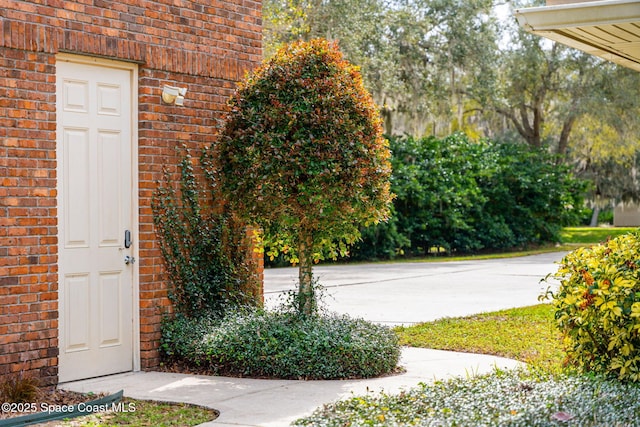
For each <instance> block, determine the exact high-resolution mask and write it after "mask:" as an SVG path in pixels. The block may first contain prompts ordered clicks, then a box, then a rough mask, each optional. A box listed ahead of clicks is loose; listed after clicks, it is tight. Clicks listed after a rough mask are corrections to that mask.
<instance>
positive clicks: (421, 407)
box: [294, 370, 640, 427]
mask: <svg viewBox="0 0 640 427" xmlns="http://www.w3.org/2000/svg"><path fill="white" fill-rule="evenodd" d="M639 420H640V390H639V389H638V387H637V386H635V385H632V384H628V383H622V382H619V381H615V380H606V379H603V378H601V377H587V376H584V377H579V376H546V375H541V374H533V373H531V372H529V371H524V370H513V371H497V372H495V373H493V374H489V375H482V376H476V377H470V378H462V377H459V378H455V379H452V380H448V381H436V382H434V383H432V384H421V385H419V386H418V387H415V388H412V389H410V390H407V391H405V392H402V393H400V394H395V395H388V394H379V395H375V394H370V395H365V396H356V397H352V398H350V399H346V400H342V401H339V402H336V403H333V404H329V405H325V406H324V407H323V408H320V409H318V410H316V412H315V413H314V414H312V415H311V416H309V417H307V418H304V419H300V420H297V421H296V422H295V423H294V425H297V426H314V427H343V426H350V427H360V426H388V427H391V426H393V427H402V426H424V427H427V426H428V427H435V426H458V427H484V426H486V427H494V426H500V427H507V426H509V427H536V426H548V427H552V426H570V427H596V426H597V427H611V426H620V427H621V426H625V427H634V426H638V425H640V421H639Z"/></svg>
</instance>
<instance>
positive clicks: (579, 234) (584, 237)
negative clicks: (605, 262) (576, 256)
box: [560, 227, 638, 245]
mask: <svg viewBox="0 0 640 427" xmlns="http://www.w3.org/2000/svg"><path fill="white" fill-rule="evenodd" d="M637 229H638V228H637V227H566V228H563V229H562V232H561V233H560V238H561V239H562V242H563V243H565V244H571V245H585V244H596V243H600V242H604V241H605V240H607V239H609V238H614V237H617V236H620V235H622V234H626V233H630V232H632V231H635V230H637Z"/></svg>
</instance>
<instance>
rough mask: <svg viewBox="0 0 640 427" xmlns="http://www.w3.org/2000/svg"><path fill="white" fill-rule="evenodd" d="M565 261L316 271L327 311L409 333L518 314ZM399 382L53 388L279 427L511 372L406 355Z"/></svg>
mask: <svg viewBox="0 0 640 427" xmlns="http://www.w3.org/2000/svg"><path fill="white" fill-rule="evenodd" d="M563 255H564V253H555V254H545V255H536V256H530V257H522V258H512V259H499V260H486V261H465V262H446V263H401V264H360V265H345V266H320V267H317V268H316V269H315V272H316V275H317V276H318V277H319V278H320V280H321V283H322V284H323V285H324V286H326V287H327V291H328V293H329V298H328V300H327V302H328V308H329V309H331V310H332V311H336V312H339V313H349V314H351V315H352V316H354V317H363V318H365V319H367V320H371V321H374V322H380V323H385V324H389V325H393V324H411V323H416V322H420V321H429V320H433V319H437V318H442V317H454V316H461V315H468V314H476V313H480V312H486V311H492V310H498V309H504V308H513V307H522V306H527V305H533V304H537V303H538V299H537V298H538V295H539V294H540V293H541V292H542V291H543V290H544V289H546V288H547V286H549V285H551V286H554V284H553V283H550V284H546V283H542V284H541V283H540V280H541V279H542V278H544V277H545V276H546V275H547V274H549V273H552V272H554V271H556V270H557V265H555V263H556V262H558V261H560V260H561V259H562V256H563ZM296 274H297V270H295V269H290V268H284V269H273V270H267V271H266V272H265V295H266V302H267V305H270V306H274V305H277V303H278V300H279V299H280V297H281V296H282V295H283V292H285V291H287V290H288V289H292V288H293V287H294V286H295V277H296ZM401 365H402V366H403V367H404V368H405V369H406V372H405V373H403V374H401V375H394V376H389V377H384V378H375V379H368V380H348V381H288V380H254V379H246V378H228V377H209V376H197V375H182V374H170V373H160V372H130V373H124V374H119V375H111V376H108V377H102V378H96V379H91V380H84V381H77V382H72V383H67V384H62V385H61V388H64V389H68V390H74V391H79V392H89V391H92V392H95V393H98V392H116V391H119V390H122V389H123V390H124V394H125V396H128V397H132V398H137V399H150V400H160V401H171V402H186V403H192V404H198V405H203V406H207V407H211V408H214V409H217V410H219V411H220V417H219V418H218V419H217V420H215V421H212V422H210V423H206V424H202V425H203V426H236V427H237V426H244V427H256V426H260V427H284V426H287V425H289V424H290V423H291V422H292V421H293V420H296V419H298V418H301V417H304V416H306V415H309V414H311V413H312V412H313V411H314V410H315V409H316V408H318V407H320V406H322V405H323V404H325V403H330V402H333V401H336V400H340V399H342V398H346V397H349V396H351V395H353V394H356V395H361V394H365V393H368V392H374V393H377V392H381V391H384V392H388V393H394V392H398V391H399V390H401V389H406V388H410V387H413V386H416V385H417V384H418V383H420V382H429V381H432V380H434V379H446V378H451V377H454V376H461V375H462V376H465V375H473V374H479V373H485V372H490V371H492V370H493V369H494V368H495V367H500V368H513V367H515V366H518V365H519V363H518V362H515V361H513V360H509V359H503V358H498V357H493V356H486V355H475V354H465V353H454V352H445V351H438V350H428V349H414V348H405V349H403V353H402V360H401Z"/></svg>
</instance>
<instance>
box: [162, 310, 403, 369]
mask: <svg viewBox="0 0 640 427" xmlns="http://www.w3.org/2000/svg"><path fill="white" fill-rule="evenodd" d="M165 330H166V331H167V332H166V333H165V334H164V335H163V342H162V349H163V351H164V354H165V360H167V361H168V362H178V363H180V364H186V365H188V366H190V367H191V368H196V369H200V370H202V371H204V372H208V373H213V374H221V375H231V376H242V377H254V378H256V377H257V378H284V379H345V378H369V377H375V376H379V375H383V374H387V373H390V372H393V371H394V370H395V369H396V367H397V364H398V359H399V357H400V346H399V344H398V338H397V336H396V334H395V333H394V332H393V331H391V330H390V329H389V328H387V327H385V326H380V325H376V324H373V323H370V322H366V321H364V320H362V319H353V318H350V317H348V316H344V315H331V314H326V313H323V314H321V315H320V314H313V315H308V316H300V315H299V314H298V313H297V312H296V311H295V310H289V311H276V312H268V311H262V310H256V311H252V312H244V313H238V314H230V315H228V316H226V317H225V318H224V319H222V320H212V319H205V318H200V319H184V318H183V319H177V320H175V321H173V322H170V323H169V324H167V325H166V326H165Z"/></svg>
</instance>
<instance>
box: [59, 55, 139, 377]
mask: <svg viewBox="0 0 640 427" xmlns="http://www.w3.org/2000/svg"><path fill="white" fill-rule="evenodd" d="M56 66H57V73H56V76H57V77H56V84H57V87H56V88H57V101H56V102H57V120H58V123H57V160H58V217H59V219H58V236H59V238H58V265H59V276H58V277H59V281H58V289H59V293H58V304H59V335H58V336H59V349H60V354H59V381H60V382H65V381H72V380H77V379H83V378H90V377H95V376H100V375H106V374H112V373H117V372H124V371H130V370H132V368H133V302H132V301H133V274H134V269H133V263H132V262H130V261H129V263H128V264H127V263H126V262H125V257H127V256H128V257H133V256H134V244H135V241H134V239H133V237H134V236H135V233H134V230H133V226H132V225H133V212H132V195H133V170H134V168H133V165H132V153H131V148H132V108H133V107H132V93H131V88H132V70H130V69H126V68H125V69H121V68H112V67H108V66H104V65H95V64H91V63H78V62H69V61H65V60H60V59H59V60H58V61H57V64H56ZM125 230H129V231H128V232H126V231H125ZM125 233H126V234H127V235H131V239H130V240H131V243H129V242H128V241H127V242H126V243H125ZM127 246H128V247H127Z"/></svg>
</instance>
